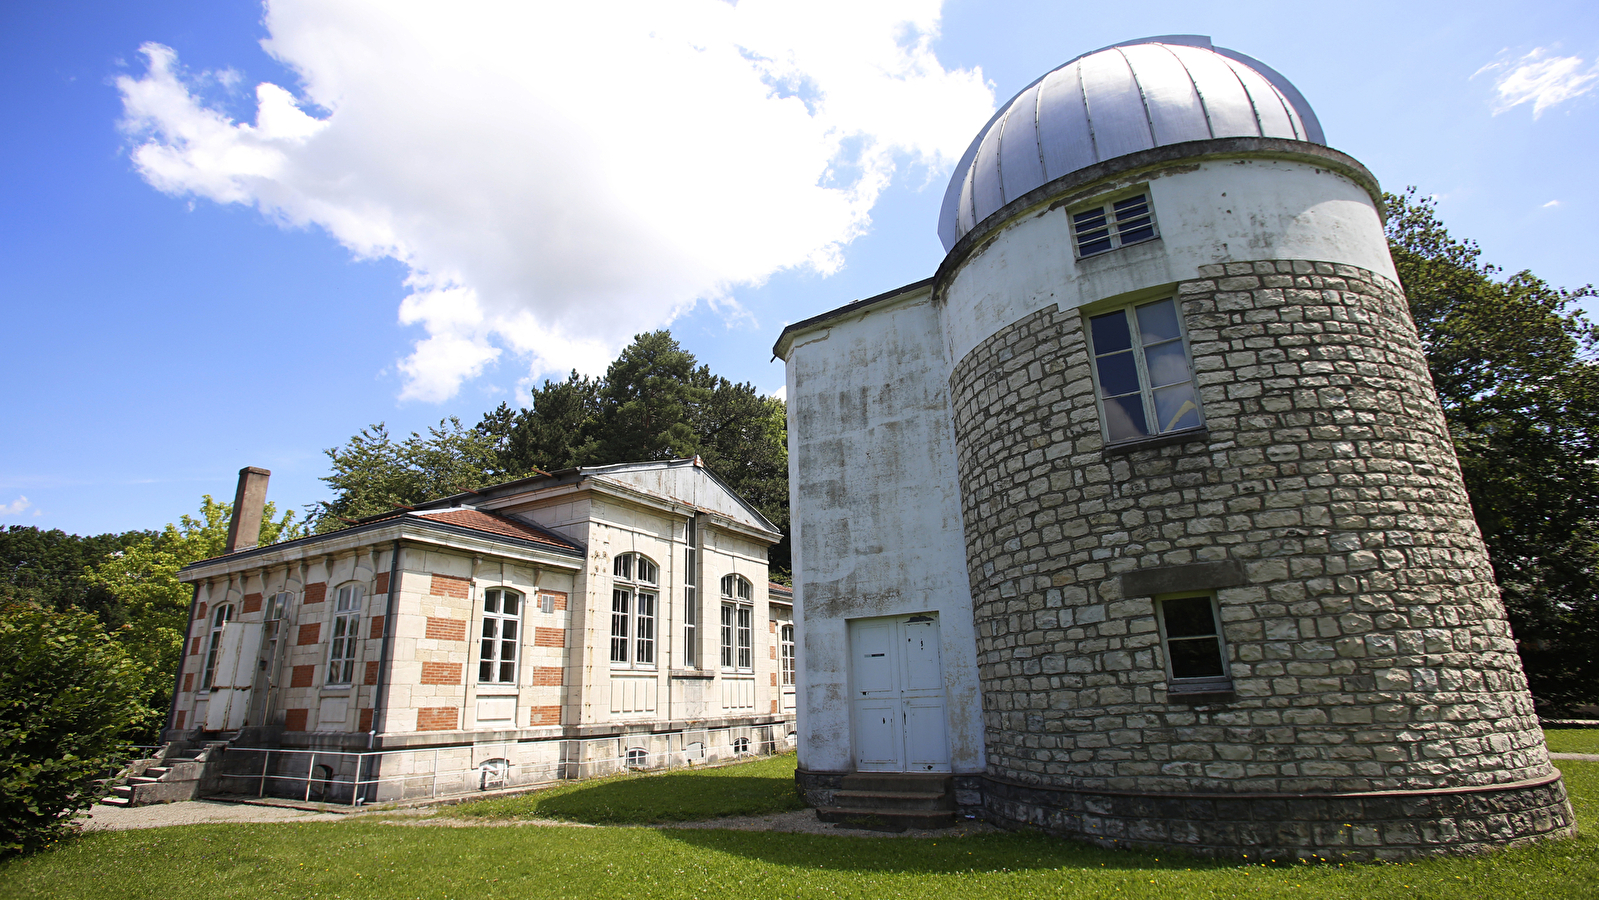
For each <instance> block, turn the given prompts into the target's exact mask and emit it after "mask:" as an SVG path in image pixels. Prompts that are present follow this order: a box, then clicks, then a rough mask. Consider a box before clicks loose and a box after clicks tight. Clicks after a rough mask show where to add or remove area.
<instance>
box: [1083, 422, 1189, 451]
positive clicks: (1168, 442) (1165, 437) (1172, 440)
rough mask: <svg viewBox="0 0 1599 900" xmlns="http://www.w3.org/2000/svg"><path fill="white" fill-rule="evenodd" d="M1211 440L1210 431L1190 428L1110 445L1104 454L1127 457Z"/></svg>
mask: <svg viewBox="0 0 1599 900" xmlns="http://www.w3.org/2000/svg"><path fill="white" fill-rule="evenodd" d="M1209 440H1210V429H1208V428H1205V427H1203V426H1201V427H1199V428H1190V429H1188V430H1187V431H1174V432H1171V433H1169V434H1157V435H1155V436H1153V437H1145V438H1139V439H1138V440H1136V441H1123V442H1122V443H1120V444H1108V445H1106V447H1105V451H1104V452H1105V455H1106V456H1125V455H1127V454H1129V453H1135V452H1137V451H1139V450H1154V449H1156V448H1159V447H1171V446H1174V445H1176V444H1188V443H1192V442H1194V441H1209Z"/></svg>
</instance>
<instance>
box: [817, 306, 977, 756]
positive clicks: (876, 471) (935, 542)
mask: <svg viewBox="0 0 1599 900" xmlns="http://www.w3.org/2000/svg"><path fill="white" fill-rule="evenodd" d="M787 362H788V396H789V407H788V414H789V432H788V433H789V472H790V484H791V485H793V487H792V490H793V508H794V509H795V510H797V511H802V515H797V516H795V519H794V524H793V532H792V545H793V560H794V571H795V573H796V576H797V577H796V582H795V583H796V596H795V622H796V628H795V631H796V642H797V644H798V653H799V656H800V658H801V659H802V660H803V664H802V665H801V666H800V674H799V763H800V766H801V767H802V768H805V769H808V770H811V771H822V772H842V771H850V770H852V769H853V768H854V766H853V758H852V753H851V739H850V703H849V687H848V685H849V671H848V659H849V646H848V620H850V619H856V618H864V617H875V616H889V615H899V614H912V613H927V612H936V613H937V614H938V619H939V626H940V644H941V655H942V662H943V670H944V680H945V683H946V685H947V686H948V695H947V707H946V708H947V709H948V714H949V737H950V751H951V755H950V761H951V768H952V769H953V771H955V772H956V773H974V772H980V771H982V769H983V730H982V701H981V698H980V695H979V693H978V682H977V664H976V634H975V632H974V629H973V625H972V600H971V593H970V590H969V589H968V579H967V575H966V551H965V541H964V538H963V537H962V527H961V508H960V495H959V491H958V486H959V481H958V478H957V476H956V466H955V441H954V432H953V428H952V426H951V423H950V417H949V405H948V391H947V388H946V384H947V374H946V373H947V372H948V368H949V361H948V359H947V357H946V356H945V355H944V352H943V348H942V340H941V337H940V334H939V323H938V316H937V314H936V313H935V311H934V309H933V304H932V299H931V294H930V292H929V289H928V288H927V287H925V286H924V287H922V288H921V289H919V290H914V291H911V292H908V293H906V294H905V295H904V296H902V297H899V298H895V299H893V300H890V301H887V302H884V303H880V304H877V305H875V306H873V307H872V308H871V309H870V310H868V311H866V312H864V313H861V314H857V315H854V316H849V317H845V318H841V319H838V320H833V321H831V322H828V323H825V324H821V325H818V326H817V327H815V328H813V329H811V330H809V331H806V332H803V333H801V334H799V335H797V336H796V337H795V340H794V344H793V346H792V348H791V349H790V350H789V351H788V353H787Z"/></svg>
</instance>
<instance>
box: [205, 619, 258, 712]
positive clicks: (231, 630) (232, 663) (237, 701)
mask: <svg viewBox="0 0 1599 900" xmlns="http://www.w3.org/2000/svg"><path fill="white" fill-rule="evenodd" d="M260 645H261V623H260V622H250V623H245V622H229V623H227V624H226V625H224V626H222V635H221V636H220V638H218V650H217V664H216V668H215V669H214V670H213V672H212V675H211V681H212V684H211V702H210V705H209V706H208V707H207V708H206V722H205V727H206V729H207V730H208V731H232V730H234V729H236V728H238V727H239V726H240V725H241V724H243V723H244V714H245V711H246V710H248V709H249V708H250V689H251V688H252V687H253V686H254V684H255V670H256V655H257V648H258V647H260Z"/></svg>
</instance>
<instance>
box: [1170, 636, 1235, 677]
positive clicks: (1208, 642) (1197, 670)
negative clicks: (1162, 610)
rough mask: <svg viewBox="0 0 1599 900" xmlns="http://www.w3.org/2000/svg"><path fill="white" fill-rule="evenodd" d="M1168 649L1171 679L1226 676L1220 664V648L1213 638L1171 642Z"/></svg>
mask: <svg viewBox="0 0 1599 900" xmlns="http://www.w3.org/2000/svg"><path fill="white" fill-rule="evenodd" d="M1170 647H1171V674H1172V677H1173V678H1216V677H1219V676H1224V675H1226V674H1227V672H1226V671H1225V670H1224V669H1223V668H1222V664H1221V646H1220V645H1219V644H1217V643H1216V639H1215V638H1213V637H1211V638H1190V639H1188V640H1184V641H1171V642H1170Z"/></svg>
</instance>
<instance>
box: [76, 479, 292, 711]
mask: <svg viewBox="0 0 1599 900" xmlns="http://www.w3.org/2000/svg"><path fill="white" fill-rule="evenodd" d="M232 515H233V504H231V503H218V502H216V501H215V500H213V499H211V495H209V494H207V495H205V497H204V498H202V499H201V501H200V517H199V518H198V519H197V518H194V517H193V516H189V515H184V516H182V517H181V518H180V519H179V521H178V524H176V525H171V524H169V525H167V527H166V528H165V529H163V530H162V531H161V532H160V533H159V534H151V535H149V536H148V537H146V538H145V539H143V540H140V541H138V542H136V543H134V544H133V545H131V546H129V547H128V548H127V549H126V550H124V551H121V552H119V553H114V554H112V555H111V556H109V557H107V558H106V559H105V560H104V561H103V562H101V563H100V564H99V565H98V566H95V567H94V568H92V569H89V570H88V571H86V572H85V574H84V577H85V579H86V580H87V581H89V582H90V583H92V584H94V585H97V586H99V587H101V588H102V589H104V590H106V591H108V592H109V593H110V594H112V595H113V596H115V597H116V598H117V601H118V603H119V604H120V606H121V607H122V609H123V610H124V611H125V619H126V621H125V622H124V623H123V624H122V625H121V626H120V627H118V628H116V629H114V630H113V631H112V632H111V635H112V637H113V638H115V640H116V641H117V643H118V644H119V645H121V646H122V647H123V649H124V650H125V651H126V652H127V654H128V656H129V658H130V659H132V660H133V661H134V663H135V664H136V665H137V666H138V668H139V672H140V674H141V678H142V685H143V687H142V690H141V692H140V694H139V700H140V702H141V703H142V705H143V707H144V709H145V715H144V717H143V718H142V719H141V720H140V727H141V729H142V730H141V733H140V734H138V735H136V736H137V737H140V738H145V739H147V740H153V739H154V738H155V736H156V735H157V733H158V732H159V731H160V728H161V725H162V723H163V722H164V721H165V719H166V714H167V709H168V707H170V706H171V703H172V681H173V678H174V677H175V676H176V674H177V671H178V662H179V660H180V659H181V658H182V655H183V641H184V636H185V634H186V633H187V631H188V626H189V601H190V600H191V599H192V597H193V589H192V588H190V587H188V586H187V585H184V584H183V583H181V582H179V581H178V570H179V569H181V568H183V567H184V566H186V565H189V564H190V563H194V562H199V561H200V560H202V559H210V558H212V557H215V556H221V555H222V554H223V552H224V551H225V550H226V548H227V542H228V522H229V520H230V519H231V518H232ZM303 534H304V529H303V527H302V526H300V525H298V524H296V523H295V522H294V514H293V513H292V512H287V513H284V514H283V515H282V517H279V516H278V515H277V506H276V504H273V503H267V504H266V506H265V507H264V509H263V513H262V516H261V531H260V533H259V534H258V535H257V543H258V544H259V545H261V546H265V545H267V544H275V543H277V542H278V541H281V540H292V539H293V538H297V537H301V536H302V535H303Z"/></svg>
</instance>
